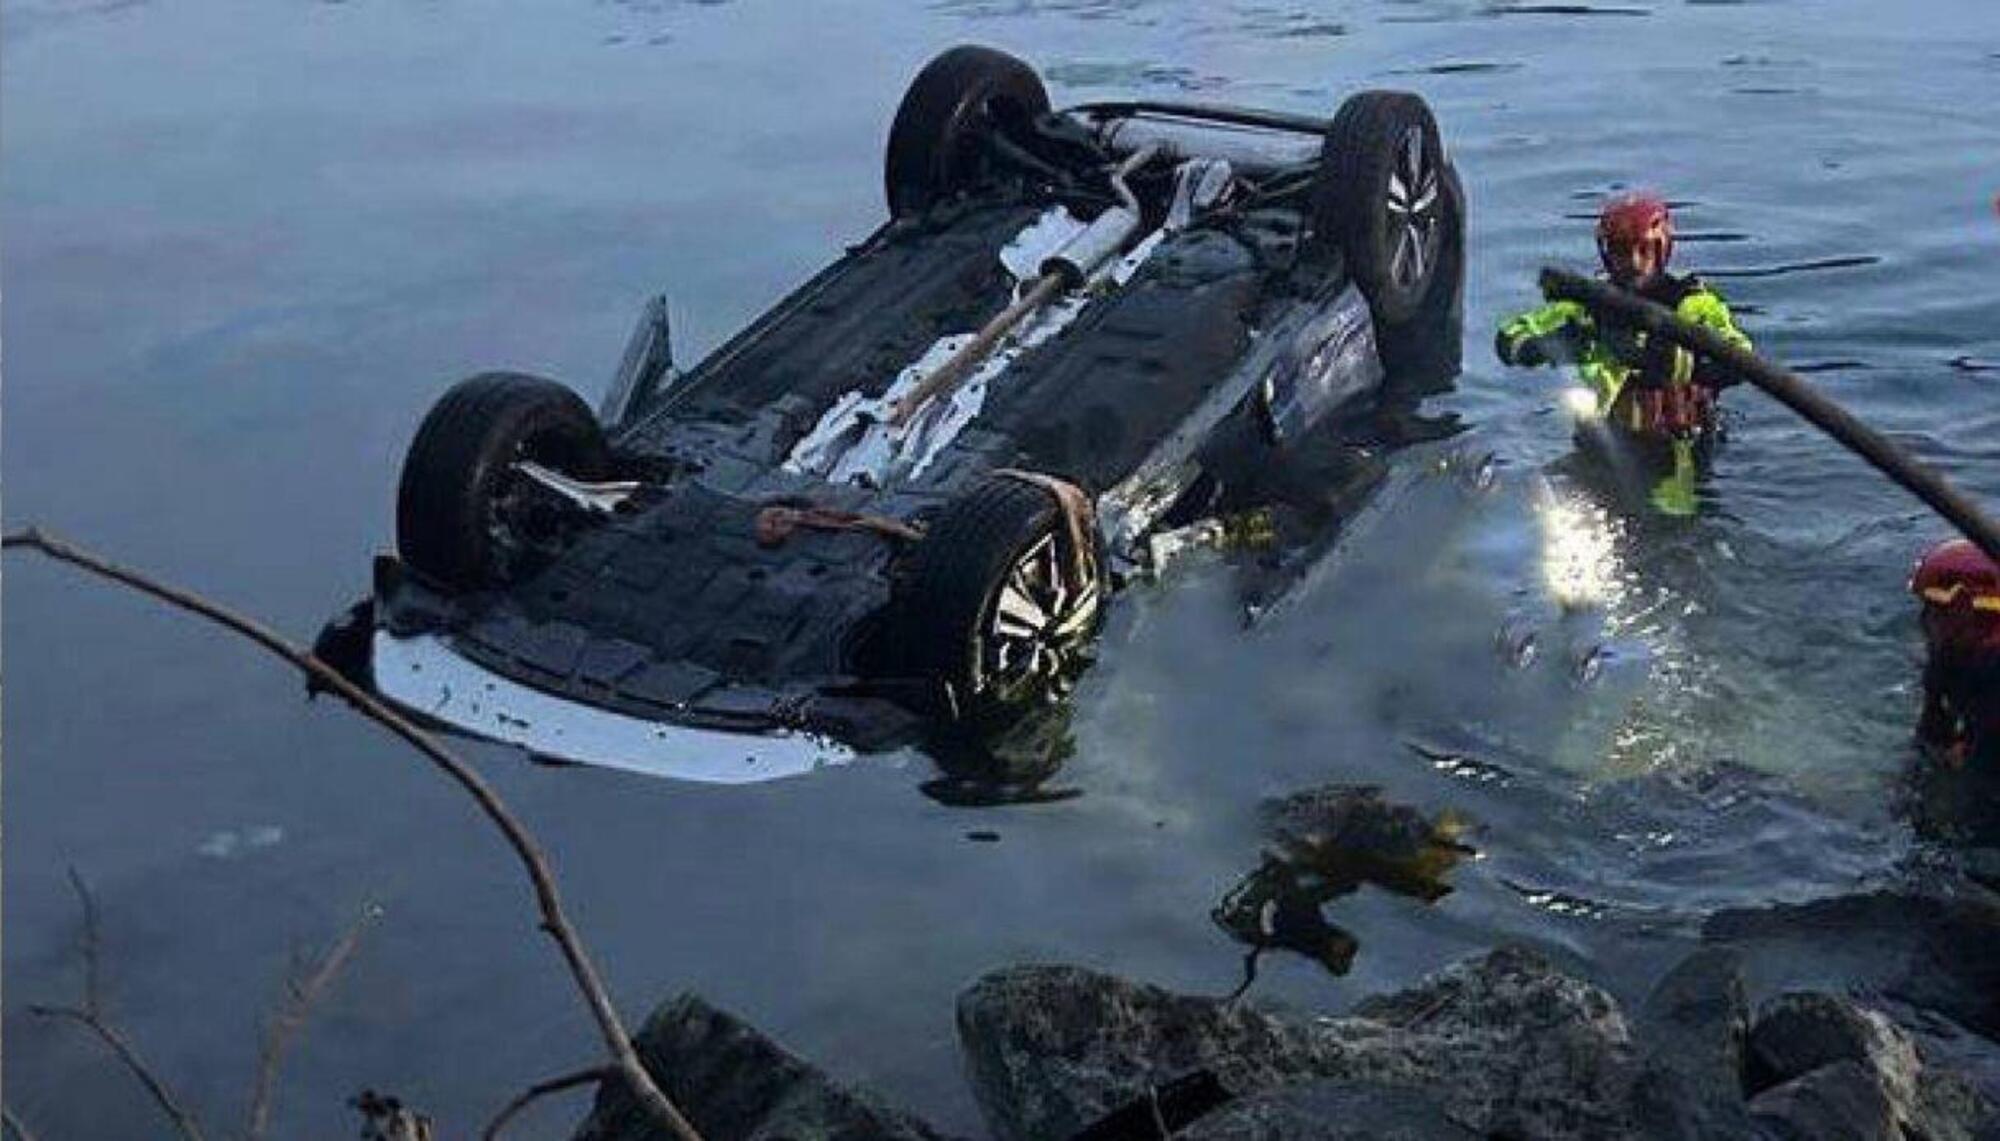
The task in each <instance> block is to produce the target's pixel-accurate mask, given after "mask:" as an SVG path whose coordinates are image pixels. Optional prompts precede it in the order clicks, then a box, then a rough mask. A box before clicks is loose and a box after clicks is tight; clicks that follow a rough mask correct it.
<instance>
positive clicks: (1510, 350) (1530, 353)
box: [1493, 331, 1549, 368]
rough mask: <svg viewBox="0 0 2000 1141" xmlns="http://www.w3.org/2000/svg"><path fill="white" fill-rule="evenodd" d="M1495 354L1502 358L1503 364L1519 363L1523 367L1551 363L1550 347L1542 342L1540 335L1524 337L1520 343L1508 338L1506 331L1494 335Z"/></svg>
mask: <svg viewBox="0 0 2000 1141" xmlns="http://www.w3.org/2000/svg"><path fill="white" fill-rule="evenodd" d="M1493 355H1494V356H1497V357H1499V358H1500V363H1501V364H1505V365H1517V366H1519V367H1521V368H1534V367H1536V366H1538V365H1545V364H1548V363H1549V354H1548V348H1547V346H1545V345H1543V344H1542V339H1541V338H1540V337H1524V338H1522V339H1521V340H1520V342H1519V343H1515V342H1514V341H1511V340H1509V339H1508V338H1507V334H1506V332H1505V331H1502V332H1500V333H1497V334H1495V335H1494V337H1493Z"/></svg>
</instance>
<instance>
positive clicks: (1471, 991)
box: [958, 948, 1631, 1141]
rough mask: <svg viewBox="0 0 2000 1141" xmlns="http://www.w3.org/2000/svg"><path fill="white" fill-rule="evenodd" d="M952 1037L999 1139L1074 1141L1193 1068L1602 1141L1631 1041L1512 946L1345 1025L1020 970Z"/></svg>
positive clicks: (1483, 1129) (1001, 975)
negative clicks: (1337, 1083) (1393, 1092)
mask: <svg viewBox="0 0 2000 1141" xmlns="http://www.w3.org/2000/svg"><path fill="white" fill-rule="evenodd" d="M958 1027H959V1038H960V1042H961V1045H962V1046H963V1048H964V1052H965V1056H966V1062H967V1069H968V1072H969V1075H970V1077H971V1080H972V1084H973V1092H974V1094H975V1095H976V1097H977V1098H978V1101H979V1104H980V1108H981V1110H982V1111H983V1112H984V1113H985V1115H986V1119H987V1122H988V1124H989V1125H990V1126H991V1127H992V1129H993V1132H994V1134H995V1136H997V1137H999V1138H1001V1139H1002V1141H1028V1139H1031V1138H1035V1139H1039V1138H1062V1137H1069V1136H1071V1135H1073V1134H1075V1133H1077V1132H1079V1131H1081V1130H1082V1129H1084V1128H1085V1127H1086V1126H1088V1125H1090V1124H1091V1123H1092V1122H1094V1121H1096V1120H1098V1119H1099V1118H1101V1117H1103V1116H1104V1115H1106V1114H1107V1113H1109V1112H1111V1111H1113V1110H1115V1109H1118V1108H1119V1107H1121V1106H1123V1105H1125V1104H1127V1103H1128V1102H1130V1101H1132V1100H1134V1099H1136V1098H1140V1097H1144V1096H1145V1095H1146V1092H1147V1090H1148V1089H1149V1088H1150V1087H1155V1086H1159V1085H1163V1084H1165V1083H1167V1082H1169V1081H1171V1080H1173V1079H1175V1078H1178V1077H1181V1076H1183V1075H1185V1074H1187V1073H1189V1072H1191V1071H1194V1070H1198V1069H1207V1070H1210V1071H1212V1072H1213V1073H1214V1074H1215V1076H1216V1077H1217V1078H1218V1079H1219V1080H1220V1082H1221V1083H1222V1085H1223V1086H1224V1087H1225V1088H1226V1089H1227V1090H1228V1091H1229V1092H1230V1093H1232V1094H1234V1095H1236V1096H1237V1097H1239V1098H1240V1097H1243V1096H1244V1095H1247V1094H1253V1093H1257V1092H1260V1091H1265V1090H1271V1089H1273V1088H1276V1087H1280V1086H1284V1085H1288V1084H1293V1083H1299V1082H1305V1081H1309V1080H1312V1079H1322V1078H1327V1079H1339V1080H1344V1081H1360V1082H1367V1083H1374V1084H1380V1085H1393V1086H1408V1087H1421V1088H1425V1089H1429V1090H1431V1091H1433V1092H1434V1095H1435V1096H1436V1097H1437V1098H1438V1099H1439V1103H1440V1104H1441V1105H1442V1107H1443V1112H1444V1113H1446V1114H1448V1115H1449V1117H1450V1118H1451V1119H1452V1120H1454V1121H1456V1122H1459V1123H1461V1124H1462V1125H1464V1126H1465V1127H1467V1128H1470V1129H1472V1130H1475V1131H1476V1132H1479V1133H1495V1132H1498V1133H1507V1134H1515V1135H1520V1136H1527V1137H1537V1138H1566V1137H1602V1136H1606V1135H1614V1134H1617V1133H1620V1132H1623V1131H1624V1130H1625V1126H1626V1121H1625V1118H1624V1109H1625V1104H1626V1096H1627V1090H1628V1087H1629V1082H1630V1075H1631V1066H1630V1045H1629V1038H1628V1035H1627V1032H1626V1027H1625V1022H1624V1020H1623V1018H1622V1017H1621V1016H1620V1015H1619V1013H1618V1009H1617V1006H1616V1004H1615V1003H1614V1002H1613V1001H1612V1000H1611V998H1610V996H1609V995H1607V994H1605V993H1604V992H1603V991H1602V990H1599V989H1598V988H1597V987H1595V986H1592V985H1591V984H1589V983H1585V982H1582V981H1580V980H1577V979H1573V978H1570V977H1568V976H1566V975H1563V974H1561V973H1560V972H1558V971H1556V970H1555V968H1553V967H1552V966H1550V965H1549V963H1548V962H1547V961H1546V960H1544V959H1543V958H1542V957H1541V956H1539V955H1537V954H1535V953H1533V952H1530V951H1526V950H1520V949H1513V948H1505V949H1501V950H1498V951H1494V952H1491V953H1489V954H1487V955H1483V956H1480V957H1479V958H1476V959H1472V960H1469V961H1467V962H1464V963H1460V964H1457V965H1456V966H1453V967H1451V968H1449V969H1447V970H1445V971H1442V972H1440V973H1439V974H1437V975H1434V976H1432V977H1431V978H1430V979H1427V980H1425V981H1424V982H1423V983H1422V984H1420V985H1418V986H1416V987H1414V988H1411V989H1410V990H1407V991H1402V992H1399V993H1397V994H1394V995H1389V996H1386V997H1383V998H1379V999H1374V1000H1370V1001H1369V1002H1366V1003H1363V1004H1362V1006H1361V1007H1358V1008H1356V1011H1355V1016H1354V1017H1349V1018H1303V1017H1298V1016H1293V1015H1282V1014H1273V1013H1267V1012H1263V1011H1258V1010H1252V1009H1249V1008H1247V1007H1243V1006H1238V1005H1234V1004H1229V1003H1225V1002H1221V1001H1217V1000H1215V999H1208V998H1199V997H1194V996H1189V995H1177V994H1172V993H1170V992H1168V991H1165V990H1161V989H1159V988H1157V987H1151V986H1144V985H1140V984H1136V983H1131V982H1127V981H1125V980H1123V979H1119V978H1115V977H1113V976H1110V975H1104V974H1099V973H1096V972H1093V971H1087V970H1083V969H1080V968H1074V967H1015V968H1009V969H1007V970H1002V971H997V972H995V973H993V974H990V975H987V976H986V977H984V978H982V979H980V980H979V981H978V982H976V983H974V984H973V985H972V987H970V988H969V989H968V990H967V991H966V992H965V993H964V994H963V995H961V996H960V999H959V1005H958ZM1271 1112H1273V1113H1274V1114H1275V1113H1277V1112H1279V1111H1278V1110H1275V1109H1274V1110H1272V1111H1271ZM1266 1135H1273V1134H1266ZM1275 1135H1276V1136H1293V1134H1282V1133H1280V1134H1275ZM1297 1135H1298V1136H1322V1135H1324V1134H1312V1133H1308V1134H1297Z"/></svg>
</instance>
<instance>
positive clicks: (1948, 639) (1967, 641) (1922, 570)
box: [1910, 539, 2000, 655]
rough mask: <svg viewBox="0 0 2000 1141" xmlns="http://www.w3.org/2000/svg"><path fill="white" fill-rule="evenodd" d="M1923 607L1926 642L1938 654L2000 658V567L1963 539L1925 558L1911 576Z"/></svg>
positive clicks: (1940, 546) (1939, 547) (1934, 549)
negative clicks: (1994, 655) (1999, 656)
mask: <svg viewBox="0 0 2000 1141" xmlns="http://www.w3.org/2000/svg"><path fill="white" fill-rule="evenodd" d="M1910 593H1912V594H1914V595H1916V596H1917V598H1918V599H1919V600H1920V601H1922V603H1923V607H1924V610H1923V621H1924V637H1925V638H1927V639H1928V640H1929V641H1930V643H1931V645H1932V647H1933V648H1935V649H1944V650H1949V651H1951V652H1954V653H1960V654H1981V655H1984V654H2000V564H1996V563H1994V561H1993V560H1992V559H1991V558H1989V557H1987V555H1986V552H1984V551H1982V550H1980V549H1979V548H1978V547H1976V546H1974V545H1972V544H1971V543H1970V542H1968V541H1966V540H1964V539H1952V540H1950V541H1948V542H1943V543H1939V544H1938V545H1937V546H1935V547H1932V548H1931V549H1930V550H1929V551H1927V552H1925V554H1924V557H1923V558H1922V559H1921V560H1919V561H1918V563H1917V568H1916V570H1915V572H1914V573H1912V574H1911V575H1910Z"/></svg>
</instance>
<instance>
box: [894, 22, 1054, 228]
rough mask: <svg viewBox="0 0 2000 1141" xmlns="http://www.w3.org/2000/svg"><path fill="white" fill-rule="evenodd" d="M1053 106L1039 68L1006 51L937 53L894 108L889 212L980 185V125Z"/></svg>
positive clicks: (1022, 118) (1012, 122)
mask: <svg viewBox="0 0 2000 1141" xmlns="http://www.w3.org/2000/svg"><path fill="white" fill-rule="evenodd" d="M1048 110H1049V93H1048V89H1047V88H1045V87H1043V86H1042V80H1041V77H1040V76H1038V75H1036V74H1035V69H1034V68H1032V67H1029V66H1028V65H1027V64H1025V63H1023V62H1021V61H1020V60H1018V59H1016V58H1014V57H1013V56H1011V55H1008V54H1007V53H1005V52H999V51H994V50H993V49H992V48H984V47H977V46H974V45H970V44H968V45H965V46H962V47H955V48H952V49H951V50H949V51H947V52H945V53H943V54H942V55H940V56H938V57H937V58H936V59H933V60H931V61H930V62H929V63H928V64H925V65H924V69H923V70H922V71H920V72H918V73H917V77H916V78H915V79H914V80H911V81H910V89H909V90H908V91H905V92H904V93H903V102H902V104H901V105H900V106H898V107H897V108H896V120H895V123H894V125H892V126H891V127H890V128H889V149H888V155H887V159H886V161H885V163H884V183H885V185H886V187H887V190H888V196H889V213H890V214H891V215H892V216H894V217H898V218H900V217H902V216H904V215H906V214H920V213H922V212H923V211H925V210H928V209H930V208H931V207H932V206H934V205H936V204H937V203H938V202H940V201H942V200H943V199H946V198H950V197H952V196H953V195H955V194H957V193H959V192H960V191H963V190H967V189H970V188H972V187H974V186H977V185H978V184H979V183H980V181H981V180H982V179H984V177H985V174H986V171H985V165H984V163H983V162H982V161H981V160H982V157H983V156H982V155H981V153H980V150H979V147H978V146H977V141H978V136H979V134H980V133H981V132H983V131H986V130H989V129H992V128H994V127H999V128H1002V129H1007V128H1014V127H1019V126H1023V125H1025V124H1027V123H1028V122H1030V121H1032V120H1033V119H1034V118H1035V117H1036V116H1038V115H1042V114H1045V113H1047V111H1048Z"/></svg>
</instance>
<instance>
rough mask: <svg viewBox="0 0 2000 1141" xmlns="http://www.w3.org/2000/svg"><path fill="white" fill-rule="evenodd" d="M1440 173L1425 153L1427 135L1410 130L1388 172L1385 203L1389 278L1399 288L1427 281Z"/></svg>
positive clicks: (1435, 227)
mask: <svg viewBox="0 0 2000 1141" xmlns="http://www.w3.org/2000/svg"><path fill="white" fill-rule="evenodd" d="M1437 204H1438V170H1437V167H1436V166H1435V165H1433V164H1432V163H1431V162H1430V159H1429V156H1428V155H1427V154H1426V153H1425V147H1424V132H1423V128H1421V127H1414V126H1413V127H1411V128H1409V129H1408V130H1407V131H1405V132H1403V139H1402V142H1401V143H1400V144H1399V145H1398V146H1397V147H1396V162H1395V165H1394V166H1393V167H1392V168H1391V169H1390V172H1389V189H1388V194H1387V197H1386V199H1385V201H1384V202H1383V206H1384V208H1385V209H1386V210H1387V212H1388V216H1389V226H1390V231H1391V233H1390V242H1391V249H1392V251H1393V252H1392V253H1391V255H1390V258H1389V276H1390V279H1391V280H1392V281H1394V282H1395V283H1396V287H1397V288H1399V289H1412V288H1415V287H1416V286H1417V285H1418V283H1420V282H1422V281H1423V280H1424V276H1425V275H1426V274H1428V273H1429V272H1430V268H1431V263H1432V260H1433V259H1432V253H1433V250H1432V244H1433V239H1434V238H1435V236H1436V233H1437V220H1438V218H1437V216H1438V210H1437Z"/></svg>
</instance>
